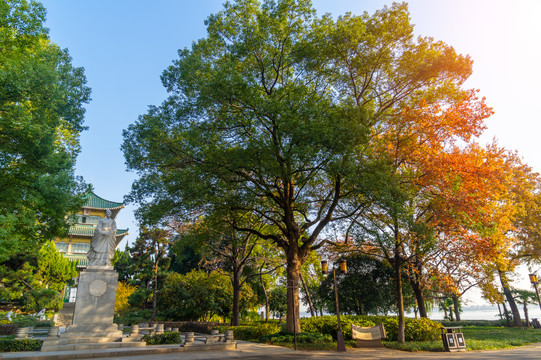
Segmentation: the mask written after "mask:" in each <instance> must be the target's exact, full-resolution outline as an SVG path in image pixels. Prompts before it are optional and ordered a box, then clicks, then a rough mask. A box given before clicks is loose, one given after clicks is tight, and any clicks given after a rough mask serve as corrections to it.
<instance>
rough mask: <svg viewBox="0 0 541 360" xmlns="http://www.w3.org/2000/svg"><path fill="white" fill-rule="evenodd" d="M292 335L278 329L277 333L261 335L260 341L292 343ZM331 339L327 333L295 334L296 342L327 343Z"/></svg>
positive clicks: (330, 341)
mask: <svg viewBox="0 0 541 360" xmlns="http://www.w3.org/2000/svg"><path fill="white" fill-rule="evenodd" d="M293 338H294V335H293V334H291V333H289V332H285V331H280V332H279V333H276V334H272V335H265V336H262V337H261V341H263V342H266V343H270V344H275V343H288V344H289V343H292V342H293ZM332 341H333V339H332V336H331V335H328V334H318V333H305V332H302V333H299V334H297V343H298V344H327V343H332Z"/></svg>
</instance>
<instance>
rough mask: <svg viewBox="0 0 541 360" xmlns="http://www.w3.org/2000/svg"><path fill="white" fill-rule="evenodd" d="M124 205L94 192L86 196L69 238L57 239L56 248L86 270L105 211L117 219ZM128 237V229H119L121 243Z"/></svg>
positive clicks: (117, 235) (73, 218)
mask: <svg viewBox="0 0 541 360" xmlns="http://www.w3.org/2000/svg"><path fill="white" fill-rule="evenodd" d="M122 208H124V204H122V203H120V202H114V201H109V200H105V199H103V198H101V197H99V196H98V195H96V194H94V193H93V192H91V193H89V194H87V195H86V201H85V203H84V205H83V206H82V207H81V210H80V211H79V212H78V213H77V214H74V215H72V216H70V221H71V222H72V225H71V226H70V228H69V232H68V237H67V238H65V239H55V244H56V248H57V250H58V251H60V252H62V253H64V257H66V258H68V259H70V260H72V261H75V260H79V267H81V268H84V267H86V265H87V264H88V259H87V258H86V253H87V252H88V250H90V240H92V235H94V229H95V228H96V225H97V224H98V221H99V220H100V218H104V217H105V211H106V210H107V209H109V210H111V217H112V218H113V219H115V218H116V216H117V215H118V213H119V211H120V210H121V209H122ZM126 235H128V229H117V231H116V237H117V240H118V241H120V240H122V238H124V236H126Z"/></svg>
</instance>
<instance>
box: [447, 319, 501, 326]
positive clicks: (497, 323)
mask: <svg viewBox="0 0 541 360" xmlns="http://www.w3.org/2000/svg"><path fill="white" fill-rule="evenodd" d="M438 322H439V323H440V324H442V325H443V326H445V327H453V326H505V325H506V322H505V320H461V321H446V320H440V321H438Z"/></svg>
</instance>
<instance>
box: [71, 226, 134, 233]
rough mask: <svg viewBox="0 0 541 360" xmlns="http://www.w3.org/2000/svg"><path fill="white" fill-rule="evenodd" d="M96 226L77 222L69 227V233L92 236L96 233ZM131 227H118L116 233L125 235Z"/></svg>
mask: <svg viewBox="0 0 541 360" xmlns="http://www.w3.org/2000/svg"><path fill="white" fill-rule="evenodd" d="M95 228H96V227H95V226H93V225H85V224H77V225H72V226H70V228H69V231H68V234H69V235H79V236H92V235H94V229H95ZM128 230H129V229H118V230H117V231H116V235H117V236H118V235H124V234H126V233H127V232H128Z"/></svg>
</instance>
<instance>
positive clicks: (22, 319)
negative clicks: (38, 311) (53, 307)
mask: <svg viewBox="0 0 541 360" xmlns="http://www.w3.org/2000/svg"><path fill="white" fill-rule="evenodd" d="M13 324H16V325H18V326H19V327H21V328H23V327H29V326H33V327H35V328H47V327H51V326H54V323H53V322H52V321H50V320H43V321H41V320H38V319H37V317H35V316H32V315H29V316H18V317H17V318H15V319H14V320H13Z"/></svg>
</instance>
